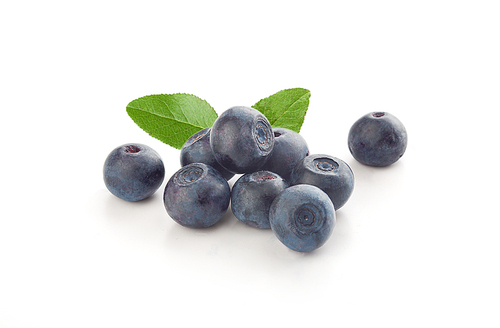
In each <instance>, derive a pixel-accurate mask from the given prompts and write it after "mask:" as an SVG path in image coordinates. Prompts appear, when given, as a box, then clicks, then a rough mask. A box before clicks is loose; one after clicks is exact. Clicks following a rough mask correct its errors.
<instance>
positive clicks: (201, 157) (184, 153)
mask: <svg viewBox="0 0 500 328" xmlns="http://www.w3.org/2000/svg"><path fill="white" fill-rule="evenodd" d="M191 163H204V164H207V165H210V166H211V167H213V168H214V169H216V170H217V171H219V172H220V173H221V174H222V176H223V177H224V178H225V179H226V180H229V179H231V178H232V177H233V176H234V173H231V172H229V171H227V170H226V169H224V168H223V167H222V166H220V164H219V163H217V161H216V160H215V156H214V153H213V152H212V148H210V128H206V129H203V130H201V131H198V132H196V133H195V134H193V135H192V136H191V137H189V139H188V140H187V141H186V142H185V143H184V146H182V149H181V165H182V166H185V165H188V164H191Z"/></svg>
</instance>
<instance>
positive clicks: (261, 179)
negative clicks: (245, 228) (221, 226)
mask: <svg viewBox="0 0 500 328" xmlns="http://www.w3.org/2000/svg"><path fill="white" fill-rule="evenodd" d="M286 188H288V183H287V182H286V181H285V180H283V178H281V177H280V176H279V175H278V174H276V173H273V172H269V171H258V172H254V173H247V174H245V175H242V176H241V177H240V178H239V179H238V180H237V181H236V182H235V183H234V185H233V189H232V191H231V210H232V211H233V214H234V216H236V218H237V219H238V220H240V221H241V222H243V223H244V224H246V225H249V226H251V227H254V228H260V229H269V228H271V226H270V224H269V208H270V207H271V203H272V202H273V200H274V198H275V197H276V196H278V194H280V193H281V192H282V191H283V190H285V189H286Z"/></svg>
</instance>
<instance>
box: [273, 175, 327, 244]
mask: <svg viewBox="0 0 500 328" xmlns="http://www.w3.org/2000/svg"><path fill="white" fill-rule="evenodd" d="M269 222H270V223H271V229H272V230H273V232H274V233H275V235H276V237H278V239H279V240H280V241H281V242H282V243H283V244H284V245H285V246H287V247H288V248H290V249H292V250H294V251H298V252H310V251H313V250H315V249H317V248H319V247H321V246H322V245H323V244H324V243H325V242H326V241H327V240H328V238H330V236H331V235H332V231H333V228H334V227H335V222H336V216H335V210H334V208H333V203H332V201H331V200H330V198H329V197H328V195H326V194H325V193H324V192H323V191H322V190H321V189H319V188H318V187H315V186H311V185H296V186H292V187H289V188H287V189H285V190H284V191H283V192H282V193H281V194H279V195H278V196H276V198H275V199H274V201H273V203H272V204H271V209H270V211H269Z"/></svg>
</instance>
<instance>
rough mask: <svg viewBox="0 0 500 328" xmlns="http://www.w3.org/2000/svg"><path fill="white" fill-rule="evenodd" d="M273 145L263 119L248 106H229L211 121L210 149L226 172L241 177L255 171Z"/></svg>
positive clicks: (271, 137)
mask: <svg viewBox="0 0 500 328" xmlns="http://www.w3.org/2000/svg"><path fill="white" fill-rule="evenodd" d="M273 146H274V134H273V131H272V128H271V124H270V123H269V121H268V120H267V118H266V117H265V116H264V115H262V114H261V113H260V112H259V111H258V110H256V109H253V108H250V107H243V106H238V107H232V108H229V109H228V110H226V111H225V112H223V113H222V114H221V115H220V116H219V117H218V118H217V120H216V121H215V123H214V125H213V126H212V130H211V132H210V147H211V148H212V151H213V153H214V155H215V159H216V160H217V162H218V163H219V164H220V165H222V167H224V168H225V169H226V170H228V171H230V172H233V173H236V174H245V173H252V172H255V171H258V170H259V169H260V168H261V167H262V165H264V163H265V162H266V160H267V159H268V157H269V155H270V154H271V152H272V150H273Z"/></svg>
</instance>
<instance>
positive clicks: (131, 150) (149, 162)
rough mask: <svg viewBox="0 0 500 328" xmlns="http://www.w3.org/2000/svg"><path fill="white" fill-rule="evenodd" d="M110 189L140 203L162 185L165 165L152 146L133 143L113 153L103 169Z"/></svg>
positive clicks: (116, 194)
mask: <svg viewBox="0 0 500 328" xmlns="http://www.w3.org/2000/svg"><path fill="white" fill-rule="evenodd" d="M103 175H104V184H105V185H106V188H108V190H109V191H110V192H111V193H112V194H113V195H115V196H116V197H118V198H121V199H123V200H126V201H130V202H136V201H140V200H143V199H146V198H148V197H149V196H151V195H152V194H154V193H155V192H156V191H157V190H158V188H160V186H161V184H162V182H163V179H164V177H165V167H164V165H163V162H162V160H161V158H160V155H159V154H158V153H157V152H156V151H154V150H153V149H152V148H151V147H148V146H146V145H143V144H138V143H131V144H125V145H121V146H119V147H116V148H115V149H113V151H111V153H109V155H108V156H107V158H106V160H105V162H104V168H103Z"/></svg>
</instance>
